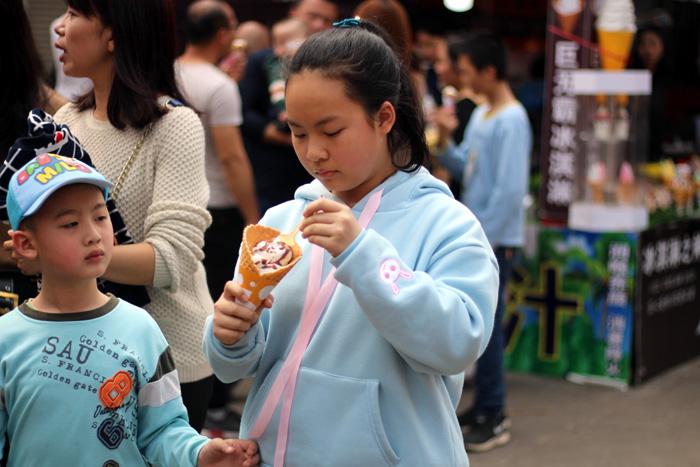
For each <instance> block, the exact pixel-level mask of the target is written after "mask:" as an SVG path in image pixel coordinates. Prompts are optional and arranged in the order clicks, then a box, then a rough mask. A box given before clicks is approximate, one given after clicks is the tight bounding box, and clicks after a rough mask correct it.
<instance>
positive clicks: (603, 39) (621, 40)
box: [596, 0, 637, 106]
mask: <svg viewBox="0 0 700 467" xmlns="http://www.w3.org/2000/svg"><path fill="white" fill-rule="evenodd" d="M596 30H597V32H598V46H599V47H600V61H601V65H602V67H603V69H604V70H610V71H618V70H624V69H625V67H626V66H627V61H628V60H629V56H630V49H631V47H632V40H633V39H634V34H635V32H636V31H637V18H636V16H635V14H634V3H632V0H604V1H603V3H602V5H601V7H600V10H599V11H598V20H597V21H596ZM617 99H618V102H619V104H620V105H622V106H626V105H627V96H622V95H620V96H617Z"/></svg>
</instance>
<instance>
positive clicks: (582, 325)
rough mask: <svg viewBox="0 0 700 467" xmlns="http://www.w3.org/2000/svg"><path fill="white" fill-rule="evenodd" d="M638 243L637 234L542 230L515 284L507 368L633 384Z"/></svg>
mask: <svg viewBox="0 0 700 467" xmlns="http://www.w3.org/2000/svg"><path fill="white" fill-rule="evenodd" d="M636 244H637V237H636V235H634V234H622V233H621V234H616V233H602V234H600V233H588V232H580V231H573V230H568V229H553V228H549V229H543V230H541V231H540V232H539V235H538V241H537V254H536V255H535V257H529V258H528V257H524V258H522V259H521V260H520V261H519V262H518V264H517V265H516V267H515V274H514V279H513V281H512V282H511V283H510V284H509V290H508V296H509V305H508V307H507V311H506V315H505V317H504V323H503V325H504V329H505V333H506V342H507V347H506V357H505V364H506V368H508V369H511V370H516V371H525V372H532V373H541V374H546V375H552V376H559V377H568V378H571V379H573V380H592V381H596V382H601V383H606V384H611V385H614V386H626V385H627V383H628V382H629V381H630V376H631V353H632V333H633V322H632V317H633V310H632V306H633V303H634V274H635V269H636V264H635V263H636Z"/></svg>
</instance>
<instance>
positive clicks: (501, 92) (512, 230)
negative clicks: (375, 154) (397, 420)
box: [438, 32, 532, 452]
mask: <svg viewBox="0 0 700 467" xmlns="http://www.w3.org/2000/svg"><path fill="white" fill-rule="evenodd" d="M505 55H506V54H505V47H504V46H503V43H502V41H501V39H500V38H499V37H498V36H495V35H493V34H491V33H485V32H484V33H477V34H473V35H471V36H467V37H465V38H463V39H462V40H461V41H458V42H455V43H454V44H452V45H451V46H450V56H451V58H452V60H453V61H454V62H456V65H457V69H458V71H459V74H460V78H461V79H462V81H464V84H465V85H466V86H469V87H471V88H472V89H473V91H474V92H475V93H477V94H481V95H483V96H485V97H486V103H485V104H482V105H480V106H479V107H477V109H476V110H475V111H474V113H473V114H472V116H471V119H470V120H469V124H468V125H467V128H466V129H465V132H464V139H463V140H462V142H461V143H460V144H459V145H458V146H456V145H455V144H454V143H452V142H451V141H449V135H450V132H451V130H452V129H454V128H455V127H456V119H455V118H454V116H452V115H441V116H440V118H439V119H438V124H439V126H440V136H441V143H442V144H441V146H442V147H443V148H444V149H443V153H442V154H441V156H442V157H441V158H440V161H441V163H442V164H443V165H444V166H445V167H447V169H448V170H449V171H450V173H451V174H452V176H454V177H456V178H458V179H460V180H462V184H463V192H462V202H463V203H464V204H465V205H466V206H467V207H469V209H471V211H472V212H473V213H474V215H476V217H477V219H479V221H480V222H481V225H482V226H483V228H484V231H485V232H486V236H487V237H488V239H489V242H490V243H491V246H492V247H493V249H494V252H495V253H496V258H497V259H498V265H499V269H500V272H499V277H500V287H499V293H498V307H497V309H496V319H495V326H494V332H493V334H492V337H491V341H490V342H489V345H488V347H487V348H486V351H485V352H484V354H483V355H482V356H481V358H480V359H479V361H478V363H477V370H476V381H475V382H476V395H475V400H474V404H473V406H472V407H471V408H470V409H469V411H468V412H467V413H466V414H465V415H464V416H462V417H460V422H461V425H462V431H463V432H464V441H465V446H466V448H467V450H468V451H476V452H480V451H488V450H490V449H493V448H494V447H496V446H500V445H503V444H506V443H507V442H508V441H509V440H510V426H511V422H510V419H509V418H508V417H507V416H506V414H505V384H504V377H503V347H504V342H503V333H502V331H501V327H500V323H501V320H502V318H503V311H504V308H505V299H506V297H505V293H504V289H505V286H506V283H507V282H508V279H509V277H510V273H511V267H512V258H513V254H514V249H516V248H518V247H521V246H522V245H523V243H524V235H523V230H524V223H525V208H524V204H523V201H524V198H525V195H526V194H527V186H528V174H529V169H530V151H531V150H532V130H531V128H530V123H529V121H528V117H527V113H526V111H525V109H524V108H523V106H522V105H521V104H520V102H518V101H517V100H516V98H515V96H514V95H513V93H512V92H511V89H510V86H509V85H508V82H507V81H506V56H505Z"/></svg>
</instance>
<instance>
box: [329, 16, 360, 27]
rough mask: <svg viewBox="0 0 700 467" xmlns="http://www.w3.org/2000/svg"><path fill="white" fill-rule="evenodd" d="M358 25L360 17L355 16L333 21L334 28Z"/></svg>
mask: <svg viewBox="0 0 700 467" xmlns="http://www.w3.org/2000/svg"><path fill="white" fill-rule="evenodd" d="M359 25H360V17H359V16H356V17H354V18H345V19H343V20H340V21H336V22H335V23H333V27H334V28H344V29H349V28H355V27H357V26H359Z"/></svg>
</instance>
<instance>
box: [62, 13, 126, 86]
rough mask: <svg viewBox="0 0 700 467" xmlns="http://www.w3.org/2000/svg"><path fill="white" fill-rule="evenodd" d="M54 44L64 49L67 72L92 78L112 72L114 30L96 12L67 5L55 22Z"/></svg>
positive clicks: (63, 60) (63, 54) (64, 62)
mask: <svg viewBox="0 0 700 467" xmlns="http://www.w3.org/2000/svg"><path fill="white" fill-rule="evenodd" d="M55 31H56V34H58V40H57V41H56V44H55V46H56V47H57V48H59V49H61V50H62V51H63V53H62V54H61V55H60V57H59V60H61V62H63V71H64V72H65V74H66V75H68V76H76V77H88V78H93V77H97V76H100V75H102V74H104V73H105V72H107V73H109V72H111V70H112V68H113V66H114V57H113V54H112V52H113V51H114V42H113V41H112V30H111V29H110V28H107V27H105V26H104V25H103V24H102V21H100V19H99V18H97V16H85V15H84V14H82V13H80V12H78V11H77V10H74V9H73V8H70V7H68V11H66V14H65V15H63V18H62V19H61V21H59V23H58V24H57V25H56V29H55Z"/></svg>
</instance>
